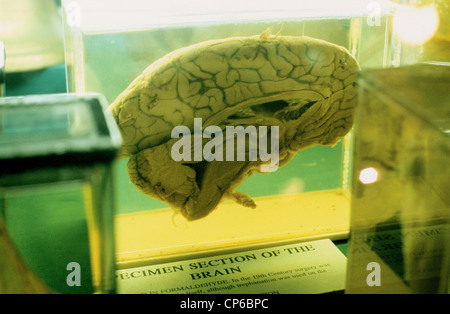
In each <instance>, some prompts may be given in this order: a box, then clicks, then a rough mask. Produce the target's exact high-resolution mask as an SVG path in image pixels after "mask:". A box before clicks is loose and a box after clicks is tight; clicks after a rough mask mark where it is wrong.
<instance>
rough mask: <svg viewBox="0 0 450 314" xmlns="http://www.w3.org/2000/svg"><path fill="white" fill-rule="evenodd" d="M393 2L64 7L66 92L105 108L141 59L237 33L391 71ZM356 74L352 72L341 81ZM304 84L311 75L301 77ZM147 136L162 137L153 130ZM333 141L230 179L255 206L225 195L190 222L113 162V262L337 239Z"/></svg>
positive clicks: (341, 222) (343, 184)
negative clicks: (317, 45)
mask: <svg viewBox="0 0 450 314" xmlns="http://www.w3.org/2000/svg"><path fill="white" fill-rule="evenodd" d="M395 7H396V5H395V4H393V3H391V2H389V1H359V0H358V1H353V0H346V1H324V0H321V1H314V2H306V1H288V0H282V1H275V2H274V1H259V2H258V3H257V4H255V3H252V2H242V1H223V2H211V1H163V2H160V3H158V4H155V3H154V2H152V3H151V4H150V3H149V2H146V1H139V0H130V1H127V2H126V3H125V2H123V1H84V0H67V1H63V2H62V9H63V15H64V23H65V53H66V70H67V80H68V89H69V91H70V92H89V91H92V92H98V93H101V94H103V95H105V97H106V99H107V101H108V102H109V103H110V104H112V103H114V102H115V100H117V99H119V98H120V97H122V96H121V95H123V94H122V92H123V91H124V90H126V89H127V87H128V86H129V85H130V84H131V83H132V82H133V81H134V80H135V79H136V78H139V77H140V75H141V73H143V71H144V70H145V69H146V68H147V67H149V65H150V64H152V63H154V62H155V61H157V60H162V61H160V64H162V66H165V65H164V64H165V62H170V57H165V56H166V55H167V54H169V53H171V52H173V51H177V50H178V49H184V48H185V47H192V45H195V44H197V45H198V46H196V47H200V49H202V48H205V49H206V46H207V45H209V44H205V42H207V41H211V40H223V43H228V42H229V41H230V38H236V37H245V38H248V37H251V36H256V37H254V38H259V39H258V40H261V41H263V40H264V39H265V38H281V39H280V40H283V38H284V36H295V37H296V38H299V37H302V36H307V37H310V38H313V40H318V41H320V42H322V43H326V44H324V45H327V47H333V48H329V49H331V50H333V49H337V50H339V51H345V53H346V55H347V58H348V59H347V60H350V59H351V60H354V61H355V62H356V63H357V64H358V66H359V67H360V68H361V69H366V68H371V67H384V66H388V65H390V62H391V60H392V53H393V52H392V51H391V48H392V46H391V39H392V38H391V17H392V13H393V9H394V8H395ZM258 36H259V37H258ZM227 40H228V41H227ZM208 47H210V46H208ZM338 47H339V48H338ZM188 49H191V48H188ZM193 49H195V48H193ZM208 49H209V48H208ZM327 49H328V48H327ZM341 49H343V50H341ZM179 51H181V50H178V52H176V53H175V55H177V56H178V57H179V58H181V59H182V58H183V52H179ZM305 54H307V52H304V55H305ZM325 54H326V53H324V55H325ZM219 55H220V53H219ZM302 56H303V55H302ZM161 58H162V59H161ZM311 58H312V59H314V60H315V61H314V62H316V61H317V59H315V57H311ZM271 62H275V61H271ZM349 62H350V61H349ZM351 62H353V61H351ZM280 71H281V70H280ZM304 74H305V73H304ZM241 76H242V74H241ZM325 76H327V75H325ZM354 77H355V76H353V75H352V76H351V77H350V76H349V80H351V79H354ZM308 79H312V78H311V76H309V77H308V76H305V77H304V80H308ZM315 79H316V78H314V79H313V80H315ZM201 80H203V81H202V84H206V83H205V81H204V79H201ZM303 82H305V81H303ZM268 84H269V85H270V84H273V86H275V83H270V82H268ZM350 85H352V84H350ZM204 86H206V85H204ZM352 86H353V85H352ZM306 89H308V88H306ZM203 92H204V91H203ZM198 93H199V94H200V93H201V92H200V91H199V92H198ZM124 97H128V96H124ZM148 101H150V100H148ZM278 104H279V105H280V106H281V107H282V106H285V105H283V104H281V103H278ZM142 105H145V101H144V102H143V103H142ZM310 105H311V106H312V105H313V103H310ZM171 106H172V105H171V104H170V103H169V102H168V103H167V104H166V105H165V107H159V109H161V110H162V111H164V110H169V109H168V108H171ZM274 106H276V104H275V105H274ZM281 107H275V108H281ZM273 110H275V109H273ZM113 111H114V109H113ZM224 112H225V111H224ZM172 114H173V116H171V117H175V116H177V115H178V116H180V112H178V113H176V112H172ZM184 114H185V112H182V113H181V116H183V115H184ZM239 114H240V115H241V116H243V114H244V113H243V112H240V113H239ZM199 116H200V114H199ZM194 117H195V114H194ZM235 117H236V116H233V118H235ZM116 119H117V117H116ZM350 120H351V119H350ZM350 120H349V121H350ZM116 121H117V120H116ZM135 126H136V124H135V125H132V127H135ZM146 132H147V131H146ZM148 132H155V133H158V132H161V133H162V132H163V131H162V129H158V127H157V126H153V127H152V128H149V130H148ZM169 134H170V133H169ZM163 144H164V143H163ZM333 144H335V145H311V146H312V147H309V148H307V149H303V150H300V151H299V152H298V153H297V154H295V156H293V158H292V159H291V160H290V161H289V163H287V164H286V165H284V166H282V167H279V168H278V169H277V170H276V171H273V172H271V173H254V174H253V175H252V176H250V177H247V178H246V179H245V181H243V182H239V183H241V184H240V185H239V187H238V188H237V191H238V192H239V193H242V194H244V193H245V194H246V195H248V196H249V197H250V198H251V199H252V200H253V201H254V203H255V204H256V208H248V207H245V206H242V205H240V204H236V203H235V202H232V201H228V200H225V201H223V202H220V204H219V205H218V206H217V208H215V209H214V211H212V212H211V213H210V214H209V215H207V216H206V217H203V218H201V219H195V220H187V219H185V218H184V217H183V215H181V214H174V211H173V210H172V209H171V208H170V206H169V204H168V203H167V202H163V201H161V200H158V199H156V198H154V197H149V196H147V195H145V194H144V193H142V192H141V191H139V190H138V189H137V188H136V187H135V186H134V185H133V184H131V183H130V177H129V176H128V174H127V163H128V162H129V160H131V159H132V158H133V156H131V157H129V156H128V157H126V158H123V159H120V160H118V162H117V163H116V164H115V166H114V171H115V173H116V174H117V178H118V180H117V185H118V188H117V199H118V214H117V215H116V227H117V229H116V231H117V232H116V240H117V264H118V267H119V268H128V267H132V266H145V265H149V264H154V263H161V262H172V261H175V260H179V259H186V258H188V257H192V256H198V255H202V254H218V253H224V252H229V251H233V250H238V249H239V250H242V249H245V248H255V247H261V246H268V245H273V244H285V243H291V242H295V241H307V240H313V239H322V238H331V239H336V240H337V239H344V238H346V237H347V236H348V233H349V214H350V193H349V188H350V183H349V179H350V170H351V165H352V164H351V156H352V151H351V146H352V143H351V133H348V134H347V135H346V136H343V139H342V140H340V141H338V142H337V143H333ZM150 148H151V147H150ZM194 170H198V169H194ZM167 171H170V167H169V169H168V170H167ZM212 176H214V175H212ZM218 176H219V175H218ZM173 177H176V175H175V176H173ZM240 195H241V194H240ZM246 199H247V198H246Z"/></svg>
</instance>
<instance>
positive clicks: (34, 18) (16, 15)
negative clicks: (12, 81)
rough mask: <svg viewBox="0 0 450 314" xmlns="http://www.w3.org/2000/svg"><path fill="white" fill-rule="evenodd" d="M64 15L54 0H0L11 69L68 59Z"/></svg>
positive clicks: (1, 31)
mask: <svg viewBox="0 0 450 314" xmlns="http://www.w3.org/2000/svg"><path fill="white" fill-rule="evenodd" d="M62 34H63V31H62V20H61V15H60V14H59V12H58V6H57V4H56V2H55V1H54V0H40V1H35V0H14V1H10V0H0V40H2V41H3V42H4V44H5V47H6V54H7V56H8V58H7V63H6V69H7V72H8V73H12V72H25V71H33V70H39V69H43V68H46V67H49V66H52V65H55V64H60V63H63V62H64V43H63V35H62Z"/></svg>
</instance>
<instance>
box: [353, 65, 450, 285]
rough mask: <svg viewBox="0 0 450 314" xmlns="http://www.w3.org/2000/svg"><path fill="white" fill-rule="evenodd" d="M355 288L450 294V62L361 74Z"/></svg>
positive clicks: (355, 172) (355, 184)
mask: <svg viewBox="0 0 450 314" xmlns="http://www.w3.org/2000/svg"><path fill="white" fill-rule="evenodd" d="M359 84H360V99H359V101H360V105H359V109H358V110H359V114H358V116H357V117H358V118H357V121H358V123H357V125H356V126H355V158H354V164H353V193H352V211H351V235H350V241H349V247H348V270H347V288H346V289H347V292H349V293H448V291H449V290H448V289H449V288H448V284H449V274H448V272H449V256H450V255H449V254H450V250H449V248H450V242H449V241H450V238H449V218H450V198H449V194H448V187H449V184H450V172H449V167H448V165H449V161H450V139H449V130H450V96H449V93H448V90H449V87H450V67H449V66H448V65H436V64H418V65H413V66H405V67H400V68H392V69H386V70H373V71H367V72H362V73H361V77H360V79H359Z"/></svg>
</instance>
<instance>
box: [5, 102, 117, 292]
mask: <svg viewBox="0 0 450 314" xmlns="http://www.w3.org/2000/svg"><path fill="white" fill-rule="evenodd" d="M120 143H121V137H120V133H119V131H118V130H117V126H116V125H115V123H114V120H113V119H112V116H111V115H110V114H108V113H107V112H106V105H105V99H104V98H103V97H101V96H100V95H97V94H86V95H72V94H69V95H66V94H61V95H56V94H53V95H41V96H25V97H5V98H0V146H1V150H0V165H1V167H0V169H1V170H0V219H2V220H3V225H5V226H6V229H7V231H8V233H9V235H10V237H11V239H12V240H13V242H14V244H15V245H16V247H17V249H18V251H19V252H20V254H21V256H22V257H23V258H24V260H25V261H26V263H27V264H28V265H29V267H30V269H31V270H32V271H33V272H34V273H35V274H36V275H37V276H38V277H40V278H41V279H42V280H43V282H44V283H45V284H46V285H47V286H48V287H50V288H51V289H53V290H54V291H56V292H61V293H111V292H115V287H116V285H115V256H114V213H115V212H114V208H115V206H114V205H115V204H114V195H113V191H114V189H113V180H112V178H113V171H112V161H113V160H114V158H115V156H116V155H117V151H118V148H119V147H120Z"/></svg>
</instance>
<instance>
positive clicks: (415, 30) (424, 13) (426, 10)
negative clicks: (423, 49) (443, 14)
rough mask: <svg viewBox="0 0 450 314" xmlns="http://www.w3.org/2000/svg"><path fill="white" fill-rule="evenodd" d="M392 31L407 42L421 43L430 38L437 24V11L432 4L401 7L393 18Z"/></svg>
mask: <svg viewBox="0 0 450 314" xmlns="http://www.w3.org/2000/svg"><path fill="white" fill-rule="evenodd" d="M393 26H394V33H395V34H396V35H397V37H398V38H399V39H400V40H402V41H404V42H406V43H409V44H413V45H421V44H424V43H425V42H426V41H428V40H429V39H431V38H432V37H433V35H434V34H435V33H436V31H437V29H438V26H439V13H438V12H437V10H436V8H435V7H434V6H433V5H430V6H423V7H402V8H401V9H399V10H398V11H397V12H396V13H395V15H394V20H393Z"/></svg>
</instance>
